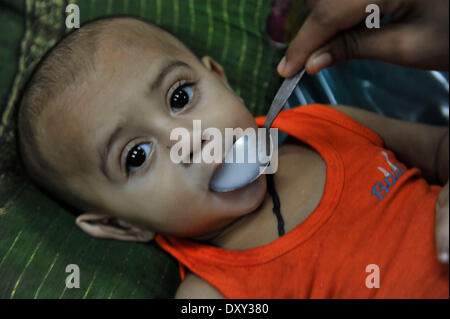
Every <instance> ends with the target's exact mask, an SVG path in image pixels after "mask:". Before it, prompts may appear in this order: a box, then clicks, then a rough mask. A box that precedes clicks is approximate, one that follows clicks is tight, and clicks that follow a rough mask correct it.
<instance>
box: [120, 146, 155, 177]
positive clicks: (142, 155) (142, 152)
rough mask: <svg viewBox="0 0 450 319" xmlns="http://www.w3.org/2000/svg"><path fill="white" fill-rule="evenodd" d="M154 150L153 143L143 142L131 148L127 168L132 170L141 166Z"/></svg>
mask: <svg viewBox="0 0 450 319" xmlns="http://www.w3.org/2000/svg"><path fill="white" fill-rule="evenodd" d="M151 150H152V144H151V143H142V144H139V145H137V146H135V147H133V148H132V149H131V151H130V152H129V153H128V154H127V161H126V168H127V171H129V172H132V171H135V170H137V169H138V168H139V167H141V166H142V165H143V164H144V163H145V161H146V160H147V158H148V155H149V154H150V151H151Z"/></svg>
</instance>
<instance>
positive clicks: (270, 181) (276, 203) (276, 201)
mask: <svg viewBox="0 0 450 319" xmlns="http://www.w3.org/2000/svg"><path fill="white" fill-rule="evenodd" d="M266 176H267V190H268V191H269V194H270V196H272V201H273V213H274V214H275V216H276V217H277V222H278V236H279V237H281V236H283V235H284V220H283V216H282V215H281V209H280V206H281V202H280V197H279V196H278V193H277V190H276V188H275V180H274V174H267V175H266Z"/></svg>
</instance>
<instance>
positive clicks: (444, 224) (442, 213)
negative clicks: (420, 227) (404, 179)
mask: <svg viewBox="0 0 450 319" xmlns="http://www.w3.org/2000/svg"><path fill="white" fill-rule="evenodd" d="M448 187H449V186H448V181H447V184H446V185H445V187H444V188H443V189H442V191H441V193H440V194H439V197H438V200H437V201H436V230H435V231H436V248H437V253H438V258H439V261H441V262H442V263H446V264H448V258H449V257H448V256H449V253H448V241H449V229H448V227H449V211H448V189H449V188H448Z"/></svg>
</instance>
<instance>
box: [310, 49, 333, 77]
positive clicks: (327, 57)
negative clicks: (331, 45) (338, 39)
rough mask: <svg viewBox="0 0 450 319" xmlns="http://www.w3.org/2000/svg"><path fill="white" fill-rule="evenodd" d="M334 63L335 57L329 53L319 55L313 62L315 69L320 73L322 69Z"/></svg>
mask: <svg viewBox="0 0 450 319" xmlns="http://www.w3.org/2000/svg"><path fill="white" fill-rule="evenodd" d="M332 63H333V56H332V55H331V54H330V53H328V52H324V53H321V54H319V55H318V56H317V57H316V58H314V60H313V67H314V69H315V70H316V71H317V72H318V71H320V70H322V69H325V68H327V67H329V66H331V64H332Z"/></svg>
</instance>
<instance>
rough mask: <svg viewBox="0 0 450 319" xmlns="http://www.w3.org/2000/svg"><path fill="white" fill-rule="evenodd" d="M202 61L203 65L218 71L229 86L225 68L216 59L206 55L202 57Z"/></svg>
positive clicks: (215, 71)
mask: <svg viewBox="0 0 450 319" xmlns="http://www.w3.org/2000/svg"><path fill="white" fill-rule="evenodd" d="M202 63H203V65H204V66H205V67H206V68H207V69H208V70H211V71H213V72H214V73H216V74H217V75H218V76H219V78H220V79H221V80H222V81H223V82H224V83H225V84H226V85H227V86H228V87H229V88H231V87H230V85H229V84H228V80H227V76H226V74H225V71H224V70H223V68H222V66H221V65H220V64H219V63H217V62H216V61H214V60H213V58H211V57H209V56H204V57H203V58H202Z"/></svg>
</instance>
